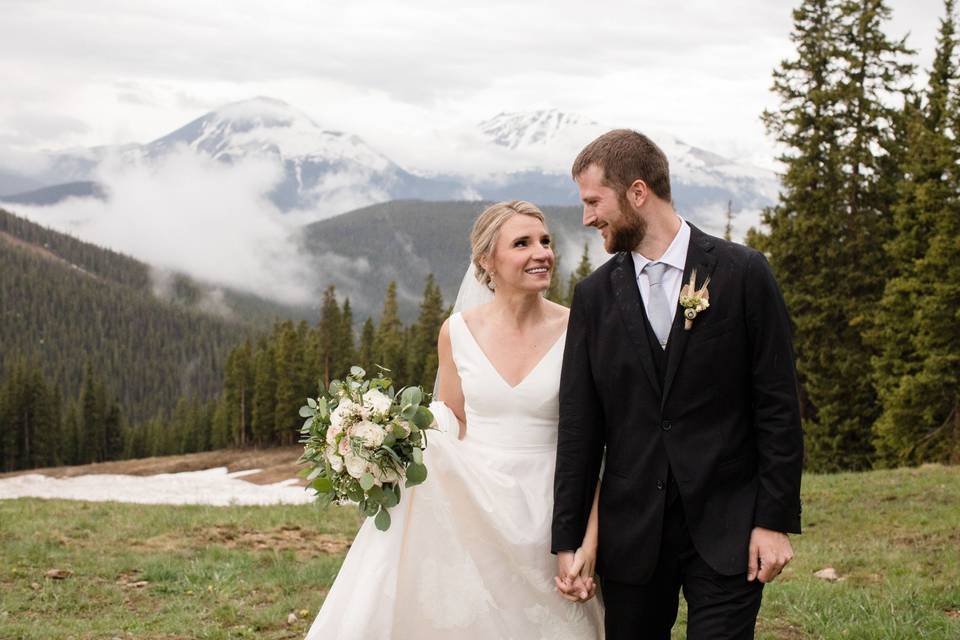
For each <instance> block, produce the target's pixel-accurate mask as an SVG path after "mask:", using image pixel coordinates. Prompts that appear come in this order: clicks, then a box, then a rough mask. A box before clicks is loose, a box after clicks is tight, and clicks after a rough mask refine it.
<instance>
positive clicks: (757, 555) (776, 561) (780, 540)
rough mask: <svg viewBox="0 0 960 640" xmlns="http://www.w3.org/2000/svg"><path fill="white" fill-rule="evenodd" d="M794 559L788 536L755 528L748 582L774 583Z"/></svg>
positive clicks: (749, 558) (752, 535)
mask: <svg viewBox="0 0 960 640" xmlns="http://www.w3.org/2000/svg"><path fill="white" fill-rule="evenodd" d="M792 559H793V547H792V546H790V538H788V537H787V534H785V533H781V532H779V531H771V530H770V529H764V528H763V527H754V529H753V531H752V532H751V533H750V555H749V557H748V560H747V581H748V582H753V581H754V580H756V579H759V580H760V582H763V583H764V584H766V583H767V582H773V581H774V580H775V579H776V577H777V576H778V575H780V572H781V571H783V568H784V567H785V566H787V563H789V562H790V561H791V560H792Z"/></svg>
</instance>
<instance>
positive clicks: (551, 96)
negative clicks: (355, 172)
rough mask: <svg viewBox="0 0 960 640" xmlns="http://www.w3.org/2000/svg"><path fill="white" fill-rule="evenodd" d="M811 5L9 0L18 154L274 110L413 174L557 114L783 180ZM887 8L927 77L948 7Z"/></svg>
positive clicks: (1, 132)
mask: <svg viewBox="0 0 960 640" xmlns="http://www.w3.org/2000/svg"><path fill="white" fill-rule="evenodd" d="M797 4H799V3H798V1H797V0H793V1H789V2H787V1H783V0H724V1H722V2H717V1H716V0H682V1H675V2H649V1H638V0H630V1H624V2H620V1H618V2H602V1H601V2H592V3H591V2H582V1H581V2H568V1H562V2H546V1H539V2H522V1H518V0H511V1H510V2H501V1H500V0H482V1H477V0H466V1H458V2H449V0H437V1H431V0H417V1H415V2H413V1H409V0H406V1H402V2H397V1H393V2H390V1H385V2H370V1H364V0H354V1H352V2H324V1H322V0H321V1H317V0H312V1H302V0H283V1H275V2H269V3H268V2H265V1H263V0H259V1H251V0H231V1H230V2H208V1H201V0H161V1H156V2H135V1H127V2H105V1H99V0H84V1H83V2H77V1H76V0H50V1H47V0H23V1H17V0H0V12H2V13H0V15H2V16H3V26H4V29H3V37H2V38H0V77H2V78H3V79H4V87H3V92H2V93H0V152H8V153H9V152H11V151H13V150H16V149H23V150H35V149H41V148H51V149H57V148H63V147H70V146H88V145H96V144H115V143H122V142H132V141H133V142H148V141H150V140H152V139H155V138H157V137H160V136H161V135H164V134H166V133H168V132H169V131H171V130H173V129H175V128H177V127H179V126H181V125H183V124H185V123H186V122H188V121H189V120H191V119H193V118H196V117H198V116H200V115H202V114H203V113H204V112H206V111H208V110H211V109H213V108H215V107H217V106H219V105H221V104H223V103H226V102H232V101H236V100H242V99H245V98H249V97H253V96H257V95H264V96H270V97H275V98H279V99H281V100H284V101H286V102H289V103H291V104H292V105H294V106H296V107H298V108H300V109H301V110H303V111H305V112H306V113H307V114H309V115H310V116H311V117H312V118H313V119H315V120H316V121H317V122H319V123H320V124H322V125H323V126H325V127H329V128H335V129H340V130H345V131H349V132H351V133H356V134H359V135H360V136H362V137H364V138H365V139H366V140H367V142H369V143H370V144H372V145H373V146H375V147H377V148H378V149H380V150H382V151H383V152H385V153H386V154H387V155H389V156H391V157H392V158H394V159H395V160H397V161H398V162H400V163H401V164H404V163H406V164H408V165H409V164H411V163H415V161H416V157H417V153H421V154H422V153H423V149H422V145H423V144H436V140H437V136H431V135H429V134H430V132H431V131H434V130H436V129H438V128H440V129H443V128H447V127H458V126H462V125H467V124H470V123H474V122H477V121H480V120H483V119H485V118H488V117H490V116H492V115H495V114H497V113H499V112H501V111H519V110H530V109H537V108H550V107H556V108H559V109H562V110H567V111H575V112H578V113H582V114H584V115H586V116H589V117H591V118H593V119H595V120H598V121H600V122H602V123H605V124H610V125H615V126H631V127H634V128H639V129H644V128H649V129H652V130H660V131H669V132H671V133H673V134H674V135H676V136H678V137H680V138H681V139H683V140H685V141H687V142H689V143H691V144H695V145H697V146H700V147H703V148H706V149H710V150H712V151H715V152H718V153H721V154H723V155H727V156H731V157H738V158H741V159H744V160H749V161H752V162H754V163H755V164H760V165H765V166H770V165H771V156H772V153H771V150H770V149H771V145H770V142H769V140H767V139H766V138H765V135H764V132H763V129H762V127H761V125H760V123H759V120H758V116H759V114H760V112H761V111H762V110H763V108H764V107H765V106H769V105H772V104H774V102H773V98H772V97H771V95H770V94H769V86H770V81H771V75H770V74H771V70H772V69H773V68H774V67H775V66H776V65H777V63H778V61H779V60H781V59H782V58H784V57H786V56H790V55H792V52H793V50H792V46H791V43H790V41H789V34H790V29H791V15H790V13H791V9H792V8H793V7H794V6H796V5H797ZM889 4H890V6H891V7H892V9H893V12H894V19H893V22H892V23H891V25H890V28H889V29H888V32H889V33H890V34H891V35H896V36H902V35H906V33H907V32H911V36H910V39H909V44H910V45H911V46H913V47H914V48H916V49H918V50H919V55H918V56H917V60H916V61H917V62H918V63H919V64H920V65H921V66H922V67H927V66H929V61H930V59H931V57H932V50H933V47H934V39H935V34H936V29H937V26H938V22H939V18H940V16H941V14H942V2H941V1H940V0H890V1H889ZM440 139H442V136H441V137H440ZM426 140H430V142H429V143H426V142H424V141H426ZM417 147H421V148H419V149H417V153H414V152H413V150H414V149H415V148H417ZM411 168H414V169H415V168H416V167H415V166H414V167H411Z"/></svg>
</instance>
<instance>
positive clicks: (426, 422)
mask: <svg viewBox="0 0 960 640" xmlns="http://www.w3.org/2000/svg"><path fill="white" fill-rule="evenodd" d="M413 424H415V425H417V427H418V428H420V429H426V428H427V427H429V426H430V425H431V424H433V414H432V413H430V410H429V409H427V408H426V407H417V412H416V413H415V414H414V416H413Z"/></svg>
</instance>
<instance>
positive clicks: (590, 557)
mask: <svg viewBox="0 0 960 640" xmlns="http://www.w3.org/2000/svg"><path fill="white" fill-rule="evenodd" d="M596 563H597V557H596V551H592V550H589V549H586V548H584V547H580V548H579V549H577V550H576V551H575V552H574V551H561V552H560V553H558V554H557V568H558V573H559V575H558V576H556V577H555V578H554V579H553V580H554V582H555V583H556V585H557V591H558V592H559V593H560V595H561V596H563V597H564V598H565V599H567V600H569V601H570V602H587V601H588V600H590V598H592V597H593V596H595V595H596V593H597V583H596V581H595V580H594V577H593V573H594V569H595V567H596Z"/></svg>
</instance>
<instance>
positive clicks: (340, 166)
mask: <svg viewBox="0 0 960 640" xmlns="http://www.w3.org/2000/svg"><path fill="white" fill-rule="evenodd" d="M183 152H193V153H195V154H197V155H199V156H203V157H208V158H211V159H214V160H216V161H218V162H222V163H225V164H238V163H240V162H243V161H246V160H256V161H262V162H266V163H269V164H272V165H274V166H276V167H277V168H279V172H280V175H281V177H280V180H279V181H278V182H277V184H276V185H275V186H274V188H273V189H272V190H271V191H270V193H269V194H266V195H267V196H268V197H269V198H270V200H272V201H273V203H274V204H276V205H277V207H278V208H279V209H281V210H282V211H291V210H299V211H304V212H307V217H308V218H309V217H311V214H312V217H314V218H317V217H324V216H328V215H333V214H336V213H341V212H343V211H346V210H349V209H353V208H355V207H358V206H363V205H367V204H372V203H375V202H383V201H385V200H393V199H398V198H425V199H434V200H437V199H452V200H454V199H462V198H463V197H464V189H463V186H462V185H459V184H457V183H455V182H452V181H450V180H443V179H433V180H428V179H424V178H421V177H418V176H415V175H413V174H411V173H409V172H407V171H405V170H404V169H403V168H401V167H400V166H398V165H397V164H396V163H395V162H393V161H392V160H390V159H389V158H388V157H386V156H385V155H383V154H382V153H380V152H379V151H377V150H376V149H374V148H373V147H371V146H370V145H368V144H367V143H366V142H365V141H364V140H362V139H361V138H360V137H358V136H356V135H351V134H348V133H344V132H340V131H332V130H328V129H325V128H323V127H322V126H320V125H319V124H317V123H316V122H315V121H313V120H312V119H311V118H310V117H309V116H307V115H306V114H305V113H303V112H301V111H299V110H298V109H295V108H294V107H292V106H290V105H288V104H286V103H285V102H282V101H280V100H275V99H272V98H263V97H260V98H253V99H251V100H245V101H242V102H236V103H232V104H228V105H225V106H223V107H221V108H219V109H217V110H215V111H211V112H209V113H207V114H204V115H203V116H201V117H199V118H197V119H196V120H194V121H192V122H190V123H188V124H186V125H185V126H183V127H181V128H179V129H177V130H176V131H173V132H172V133H169V134H167V135H165V136H163V137H162V138H159V139H157V140H154V141H153V142H150V143H148V144H145V145H139V144H130V145H123V146H115V147H96V148H91V149H84V150H71V151H67V152H63V153H51V154H49V157H48V161H47V163H46V165H47V166H46V169H45V170H44V171H43V173H42V174H41V175H40V176H39V178H40V181H41V182H43V183H45V184H48V185H50V184H52V185H59V184H60V183H67V182H70V183H73V182H88V181H96V180H97V179H99V178H100V176H99V172H98V169H99V168H100V167H101V166H102V165H103V164H104V163H105V162H110V163H112V165H113V167H114V168H117V167H119V168H120V169H121V170H122V168H123V166H124V165H133V164H141V165H142V164H146V165H149V164H151V163H154V164H155V163H160V162H163V161H164V160H165V159H167V158H169V157H171V156H173V155H175V154H178V153H183ZM107 191H109V189H107ZM45 193H48V192H45ZM14 201H19V200H18V199H16V198H15V199H14ZM45 204H48V203H45Z"/></svg>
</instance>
